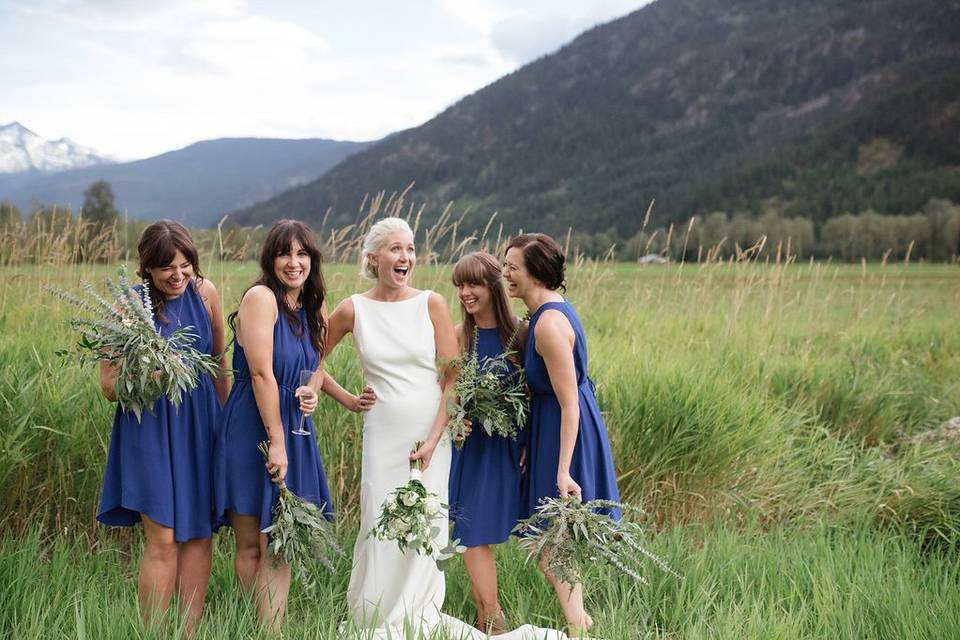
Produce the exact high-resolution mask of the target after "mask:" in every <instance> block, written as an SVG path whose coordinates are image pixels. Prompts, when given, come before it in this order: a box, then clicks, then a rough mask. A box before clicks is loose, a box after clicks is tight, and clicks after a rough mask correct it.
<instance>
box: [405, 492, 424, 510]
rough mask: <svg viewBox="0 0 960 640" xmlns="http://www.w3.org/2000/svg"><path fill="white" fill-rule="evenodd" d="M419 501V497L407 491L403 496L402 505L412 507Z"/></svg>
mask: <svg viewBox="0 0 960 640" xmlns="http://www.w3.org/2000/svg"><path fill="white" fill-rule="evenodd" d="M419 499H420V496H418V495H417V494H416V493H414V492H413V491H408V492H406V493H405V494H403V504H405V505H406V506H408V507H412V506H413V505H415V504H417V500H419Z"/></svg>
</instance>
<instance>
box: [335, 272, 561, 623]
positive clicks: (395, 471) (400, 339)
mask: <svg viewBox="0 0 960 640" xmlns="http://www.w3.org/2000/svg"><path fill="white" fill-rule="evenodd" d="M429 295H430V292H429V291H423V292H421V293H420V294H418V295H417V296H415V297H413V298H410V299H408V300H403V301H400V302H381V301H377V300H371V299H369V298H365V297H363V296H360V295H354V296H353V297H352V300H353V308H354V327H353V336H354V342H355V344H356V348H357V352H358V353H359V356H360V361H361V364H362V366H363V372H364V377H365V382H366V384H368V385H370V387H372V388H373V390H374V391H375V392H376V394H377V403H376V405H374V407H373V409H371V410H370V411H369V412H368V413H367V414H366V415H365V417H364V425H363V458H362V469H361V482H360V533H359V535H358V536H357V542H356V545H355V546H354V550H353V571H352V572H351V574H350V586H349V588H348V590H347V600H348V604H349V607H350V616H351V621H352V627H353V629H354V630H353V631H352V632H351V633H350V636H351V638H357V639H360V638H362V639H364V640H367V639H369V640H386V639H390V640H406V638H408V637H413V638H419V637H423V638H434V637H435V638H444V639H449V640H483V639H485V638H490V637H493V638H498V639H500V640H566V638H567V636H566V635H565V634H564V633H562V632H560V631H556V630H553V629H541V628H538V627H534V626H531V625H524V626H522V627H520V628H518V629H514V630H513V631H510V632H508V633H505V634H501V635H497V636H488V635H487V634H485V633H483V632H482V631H479V630H477V629H475V628H474V627H472V626H471V625H469V624H467V623H465V622H463V621H462V620H458V619H456V618H453V617H451V616H448V615H445V614H443V613H441V611H440V610H441V608H442V607H443V601H444V596H445V589H446V583H445V581H444V575H443V572H442V571H440V570H439V569H438V568H437V565H436V563H435V562H434V560H433V559H432V558H429V557H426V556H421V555H418V554H416V553H414V552H407V553H401V552H400V550H399V548H398V547H397V544H396V542H393V541H381V540H376V539H373V538H370V537H368V534H369V532H370V530H371V529H372V528H373V527H374V525H375V524H376V520H377V517H378V515H379V512H380V506H381V505H382V504H383V501H384V499H385V498H386V497H387V494H388V493H390V492H391V491H393V490H394V489H396V488H397V487H398V486H401V485H403V484H405V483H406V482H407V480H408V479H409V463H408V454H409V452H410V450H411V448H412V447H413V444H414V442H415V441H417V440H425V439H426V437H427V435H428V432H429V430H430V426H431V425H432V423H433V420H434V418H435V417H436V415H437V409H438V407H439V403H440V401H441V392H440V386H439V384H438V382H437V369H436V364H435V363H436V347H435V341H434V333H433V324H432V323H431V321H430V314H429V311H428V309H427V300H428V298H429ZM450 457H451V449H450V441H449V439H447V438H446V436H444V438H443V439H442V440H441V442H440V444H439V445H438V446H437V448H436V450H435V451H434V454H433V459H432V460H431V462H430V465H429V467H428V468H427V469H426V471H424V473H423V484H424V485H425V486H426V488H427V490H428V491H432V492H433V493H435V494H437V495H438V496H440V498H441V500H443V502H447V485H448V477H449V474H450ZM447 542H448V532H447V528H446V527H440V532H439V534H438V535H437V540H436V544H435V548H438V549H440V548H443V547H445V546H447ZM410 630H413V631H414V633H413V634H412V635H410V636H408V635H407V634H408V633H409V632H410ZM417 632H419V635H418V634H417Z"/></svg>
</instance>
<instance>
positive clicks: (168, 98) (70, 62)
mask: <svg viewBox="0 0 960 640" xmlns="http://www.w3.org/2000/svg"><path fill="white" fill-rule="evenodd" d="M648 1H649V0H579V1H577V0H529V1H526V2H520V1H514V2H511V1H510V0H461V1H458V0H409V1H406V2H402V1H401V2H396V1H395V2H389V1H384V0H377V1H373V0H370V1H365V0H355V1H354V2H350V3H348V2H334V1H319V0H310V1H306V0H304V1H301V2H294V1H292V0H275V1H252V0H251V1H247V0H166V1H156V0H30V1H25V2H19V1H16V2H15V1H11V0H0V24H2V25H3V26H4V28H3V37H2V38H0V96H3V99H2V100H0V124H4V123H7V122H10V121H13V120H17V121H19V122H20V123H21V124H23V125H24V126H26V127H29V128H30V129H32V130H33V131H35V132H36V133H38V134H39V135H41V136H43V137H45V138H50V139H53V138H59V137H61V136H67V137H69V138H71V139H73V140H75V141H76V142H78V143H80V144H83V145H87V146H91V147H94V148H96V149H98V150H100V151H102V152H105V153H108V154H113V155H115V156H118V157H122V158H140V157H147V156H150V155H154V154H157V153H161V152H163V151H168V150H171V149H177V148H180V147H183V146H185V145H187V144H190V143H192V142H195V141H197V140H202V139H209V138H219V137H226V136H259V137H288V138H305V137H320V138H335V139H350V140H371V139H376V138H379V137H381V136H383V135H386V134H387V133H390V132H392V131H397V130H400V129H405V128H409V127H412V126H416V125H418V124H421V123H422V122H425V121H426V120H428V119H430V118H431V117H433V116H434V115H436V114H437V113H439V112H440V111H442V110H443V109H445V108H446V107H448V106H449V105H451V104H453V103H454V102H456V101H457V100H458V99H460V98H461V97H463V96H465V95H468V94H470V93H472V92H474V91H476V90H478V89H480V88H481V87H483V86H485V85H487V84H489V83H491V82H493V81H494V80H496V79H497V78H499V77H501V76H503V75H504V74H506V73H509V72H511V71H513V70H514V69H516V68H518V67H520V66H522V65H523V64H525V63H527V62H529V61H531V60H533V59H535V58H536V57H538V56H540V55H543V54H545V53H550V52H551V51H555V50H556V49H557V48H559V47H560V46H561V45H563V44H565V43H566V42H568V41H569V40H571V39H572V38H573V37H575V36H576V35H577V34H578V33H580V32H582V31H584V30H586V29H588V28H590V27H591V26H594V25H596V24H599V23H601V22H606V21H609V20H612V19H614V18H617V17H620V16H622V15H625V14H627V13H629V12H631V11H633V10H635V9H637V8H639V7H641V6H643V5H644V4H646V3H647V2H648Z"/></svg>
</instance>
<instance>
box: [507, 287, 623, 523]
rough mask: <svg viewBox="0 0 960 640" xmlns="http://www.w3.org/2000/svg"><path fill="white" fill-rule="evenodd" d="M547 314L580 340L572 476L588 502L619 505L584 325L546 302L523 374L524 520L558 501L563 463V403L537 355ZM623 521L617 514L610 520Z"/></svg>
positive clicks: (564, 305)
mask: <svg viewBox="0 0 960 640" xmlns="http://www.w3.org/2000/svg"><path fill="white" fill-rule="evenodd" d="M547 309H556V310H557V311H560V312H561V313H563V315H564V316H566V318H567V320H569V322H570V325H571V326H572V327H573V331H574V335H575V336H576V338H575V341H574V345H573V363H574V367H575V369H576V374H577V386H578V391H579V396H580V428H579V429H578V431H577V443H576V446H575V447H574V449H573V458H572V461H571V463H570V475H571V476H572V477H573V479H574V480H575V481H576V482H577V484H579V485H580V488H581V490H582V492H583V500H584V502H586V501H588V500H595V499H598V498H599V499H605V500H616V501H619V500H620V494H619V491H618V490H617V475H616V472H615V470H614V466H613V456H612V455H611V453H610V441H609V440H608V438H607V427H606V425H605V424H604V422H603V416H601V415H600V407H599V406H598V405H597V397H596V395H594V391H593V382H592V381H591V380H590V378H589V377H588V376H587V340H586V337H585V336H584V333H583V325H582V324H581V323H580V318H579V317H578V316H577V312H576V311H574V309H573V307H572V306H570V303H568V302H566V301H564V302H547V303H545V304H543V305H542V306H541V307H540V308H539V309H537V311H536V312H535V313H534V314H533V315H532V316H531V317H530V329H529V333H528V334H527V346H526V349H525V352H524V370H525V373H526V377H527V385H528V386H529V387H530V393H531V397H530V433H529V436H528V438H529V439H528V448H527V467H528V470H527V475H526V478H525V480H524V497H523V508H522V516H523V517H525V518H526V517H529V516H531V515H533V513H534V511H535V510H536V508H537V504H538V503H539V501H540V499H541V498H545V497H550V498H557V497H559V495H560V492H559V491H558V490H557V464H558V462H559V460H560V403H559V402H558V401H557V396H556V394H555V393H554V392H553V386H552V385H551V384H550V376H549V375H548V374H547V367H546V365H545V363H544V361H543V358H542V357H541V356H540V354H538V353H537V343H536V337H535V332H536V326H537V321H538V320H539V319H540V316H541V315H542V314H543V312H544V311H546V310H547ZM610 515H611V516H613V517H614V518H616V519H619V518H620V513H619V511H618V510H614V512H613V513H611V514H610Z"/></svg>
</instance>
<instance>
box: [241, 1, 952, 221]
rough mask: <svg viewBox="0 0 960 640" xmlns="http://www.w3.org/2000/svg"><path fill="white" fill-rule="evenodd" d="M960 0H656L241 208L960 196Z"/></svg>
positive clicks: (787, 202)
mask: <svg viewBox="0 0 960 640" xmlns="http://www.w3.org/2000/svg"><path fill="white" fill-rule="evenodd" d="M958 143H960V0H912V1H911V2H903V1H902V0H844V1H842V2H837V1H836V0H804V1H803V2H797V1H796V0H739V1H735V0H657V1H656V2H653V3H651V4H649V5H647V6H646V7H644V8H642V9H640V10H638V11H636V12H634V13H632V14H630V15H627V16H625V17H623V18H620V19H617V20H614V21H612V22H609V23H607V24H604V25H600V26H598V27H595V28H593V29H591V30H590V31H587V32H586V33H584V34H582V35H580V36H579V37H577V38H576V39H575V40H573V41H572V42H570V43H569V44H568V45H566V46H564V47H563V48H562V49H560V50H559V51H557V52H556V53H554V54H552V55H548V56H545V57H543V58H540V59H539V60H536V61H534V62H533V63H531V64H528V65H527V66H525V67H523V68H521V69H519V70H517V71H515V72H514V73H511V74H509V75H507V76H505V77H503V78H501V79H500V80H498V81H496V82H494V83H492V84H491V85H489V86H487V87H485V88H483V89H481V90H480V91H478V92H476V93H474V94H472V95H470V96H467V97H465V98H463V99H462V100H460V101H459V102H457V103H456V104H454V105H452V106H451V107H449V108H448V109H446V110H445V111H443V112H442V113H440V114H439V115H438V116H436V117H435V118H433V119H432V120H430V121H428V122H426V123H425V124H423V125H422V126H419V127H416V128H413V129H409V130H406V131H402V132H398V133H395V134H393V135H390V136H388V137H386V138H384V139H383V140H381V141H379V142H378V143H376V144H373V145H371V146H370V147H368V148H367V149H365V150H364V151H362V152H359V153H356V154H354V155H351V156H350V157H349V158H347V159H345V160H344V161H343V162H341V163H340V164H339V165H337V166H336V167H334V168H333V169H331V170H330V171H329V172H327V173H325V174H324V175H323V176H321V177H320V178H318V179H317V180H314V181H312V182H310V183H307V184H304V185H302V186H299V187H296V188H294V189H291V190H289V191H286V192H284V193H281V194H279V195H277V196H276V197H274V198H271V199H269V200H267V201H265V202H262V203H259V204H257V205H254V206H252V207H248V208H246V209H243V210H241V211H239V212H237V213H236V215H235V217H234V219H235V220H237V221H239V222H241V223H262V222H267V221H270V220H273V219H276V218H278V217H280V216H297V217H302V218H304V219H306V220H308V221H313V222H317V221H319V220H320V219H322V217H323V216H324V214H325V212H326V211H327V210H328V208H331V209H332V211H333V214H332V215H331V217H330V222H331V223H332V224H334V225H342V224H346V223H349V222H353V221H354V219H355V217H356V215H357V214H356V210H357V206H358V204H359V203H360V202H361V200H362V198H363V196H364V194H366V193H371V192H376V191H380V190H385V191H387V192H392V191H401V190H403V189H404V188H406V187H407V186H408V185H409V184H410V183H415V186H414V188H413V190H412V191H411V193H410V196H409V197H410V199H412V200H416V201H418V202H427V203H433V204H435V205H437V206H434V207H428V208H427V211H433V212H436V213H438V212H439V211H440V210H441V209H442V208H443V205H445V204H446V203H447V202H448V201H451V200H452V201H454V202H455V203H456V205H457V207H458V208H459V209H464V208H467V207H469V208H470V210H471V211H472V213H471V214H469V215H468V217H467V219H466V220H467V222H468V223H470V224H472V225H473V226H474V227H480V226H481V225H482V224H483V223H484V222H486V220H487V219H488V218H489V216H490V215H491V213H492V212H494V211H498V212H499V217H498V219H497V220H498V222H502V223H504V225H505V228H506V229H508V230H515V229H517V228H519V227H521V226H522V227H524V228H527V229H532V228H536V229H540V230H544V231H548V232H556V233H562V232H564V231H565V230H566V229H567V228H568V227H569V226H572V227H574V228H575V229H576V230H579V231H584V232H594V233H610V234H614V235H615V236H618V237H624V236H628V235H630V234H633V233H635V232H636V231H637V230H638V229H640V228H641V226H642V224H643V217H644V212H645V211H646V209H647V206H648V205H649V203H650V201H651V200H653V199H656V207H655V210H654V218H655V222H656V223H657V224H664V223H669V222H682V221H685V220H687V219H688V218H689V216H691V215H693V214H697V213H704V212H708V211H715V210H725V211H728V212H735V211H747V212H754V213H759V212H760V211H764V210H767V209H768V208H769V207H771V206H776V207H777V208H778V210H780V211H781V212H783V213H785V214H790V215H803V216H806V217H808V218H812V219H814V220H824V219H826V218H829V217H831V216H834V215H837V214H839V213H843V212H846V211H851V212H857V211H861V210H865V209H873V210H875V211H878V212H880V213H910V212H912V211H914V210H916V208H918V207H920V206H922V205H923V203H924V202H926V201H927V200H928V199H929V198H931V197H944V198H950V199H953V200H954V201H960V169H958V167H960V144H958Z"/></svg>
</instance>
